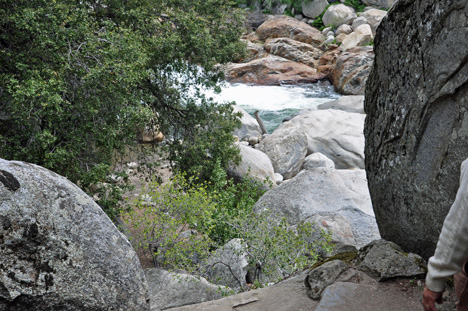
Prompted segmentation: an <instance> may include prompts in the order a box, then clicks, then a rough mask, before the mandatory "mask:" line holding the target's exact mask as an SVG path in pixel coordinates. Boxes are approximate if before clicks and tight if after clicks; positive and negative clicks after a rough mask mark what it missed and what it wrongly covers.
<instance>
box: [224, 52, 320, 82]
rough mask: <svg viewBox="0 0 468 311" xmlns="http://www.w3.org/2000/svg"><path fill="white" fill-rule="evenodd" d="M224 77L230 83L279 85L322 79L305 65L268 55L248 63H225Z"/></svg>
mask: <svg viewBox="0 0 468 311" xmlns="http://www.w3.org/2000/svg"><path fill="white" fill-rule="evenodd" d="M225 77H226V80H227V81H229V82H231V83H252V84H259V85H280V84H296V83H313V82H317V81H318V80H320V79H323V78H324V75H321V74H317V72H316V70H315V69H314V68H311V67H309V66H307V65H304V64H300V63H296V62H293V61H290V60H287V59H285V58H282V57H278V56H273V55H268V56H267V57H263V58H260V59H255V60H253V61H251V62H249V63H242V64H233V63H231V64H229V65H227V67H226V70H225Z"/></svg>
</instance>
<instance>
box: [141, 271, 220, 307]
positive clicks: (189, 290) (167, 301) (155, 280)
mask: <svg viewBox="0 0 468 311" xmlns="http://www.w3.org/2000/svg"><path fill="white" fill-rule="evenodd" d="M145 274H146V280H147V281H148V291H149V297H150V305H151V308H150V310H151V311H160V310H166V309H169V308H174V307H180V306H185V305H190V304H195V303H200V302H205V301H211V300H215V299H220V298H222V297H223V295H222V294H223V292H227V291H228V290H229V289H228V288H226V287H224V286H219V285H214V284H211V283H209V282H208V281H207V280H206V279H204V278H196V277H194V276H192V275H190V274H186V273H175V272H169V271H166V270H163V269H158V268H150V269H145Z"/></svg>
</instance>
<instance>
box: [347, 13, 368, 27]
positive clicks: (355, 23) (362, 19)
mask: <svg viewBox="0 0 468 311" xmlns="http://www.w3.org/2000/svg"><path fill="white" fill-rule="evenodd" d="M365 24H368V23H367V18H365V17H364V16H359V17H357V18H355V19H354V20H353V23H352V24H351V27H352V28H353V29H356V28H358V27H359V26H361V25H365Z"/></svg>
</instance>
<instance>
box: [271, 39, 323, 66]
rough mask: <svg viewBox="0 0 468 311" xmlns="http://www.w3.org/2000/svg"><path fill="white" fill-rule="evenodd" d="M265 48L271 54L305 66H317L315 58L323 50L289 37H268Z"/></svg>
mask: <svg viewBox="0 0 468 311" xmlns="http://www.w3.org/2000/svg"><path fill="white" fill-rule="evenodd" d="M265 50H266V51H267V52H268V53H270V54H273V55H277V56H281V57H284V58H286V59H289V60H293V61H296V62H299V63H302V64H305V65H307V66H311V67H314V68H316V67H317V60H318V59H319V58H320V57H321V56H322V54H323V51H322V50H320V49H318V48H315V47H313V46H312V45H310V44H307V43H302V42H299V41H296V40H293V39H289V38H275V39H268V40H267V42H266V43H265Z"/></svg>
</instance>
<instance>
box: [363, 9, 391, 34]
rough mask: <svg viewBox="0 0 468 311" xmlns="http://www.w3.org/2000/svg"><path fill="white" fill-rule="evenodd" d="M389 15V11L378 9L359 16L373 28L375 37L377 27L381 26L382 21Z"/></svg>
mask: <svg viewBox="0 0 468 311" xmlns="http://www.w3.org/2000/svg"><path fill="white" fill-rule="evenodd" d="M385 15H387V11H384V10H378V9H371V10H367V11H365V12H362V13H361V14H359V17H365V18H366V20H367V23H368V24H369V25H370V26H371V29H372V33H373V34H374V36H375V31H376V29H377V27H378V26H379V25H380V22H381V21H382V19H383V18H384V17H385Z"/></svg>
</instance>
